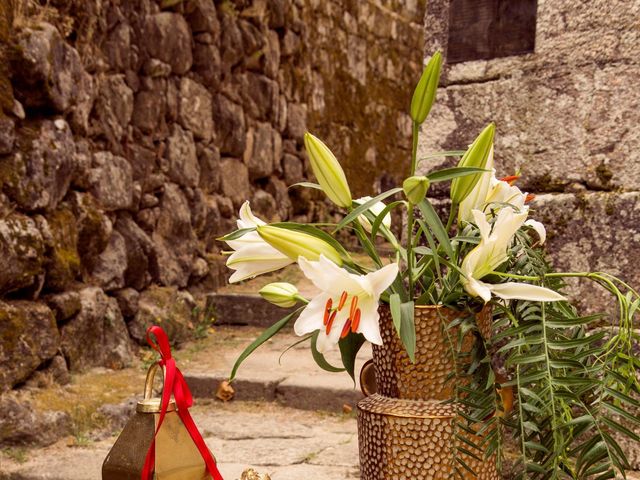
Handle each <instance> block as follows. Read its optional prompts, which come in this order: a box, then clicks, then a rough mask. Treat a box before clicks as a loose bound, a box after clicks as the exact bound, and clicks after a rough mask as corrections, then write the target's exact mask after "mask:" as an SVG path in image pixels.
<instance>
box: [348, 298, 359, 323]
mask: <svg viewBox="0 0 640 480" xmlns="http://www.w3.org/2000/svg"><path fill="white" fill-rule="evenodd" d="M356 308H358V297H357V296H354V297H353V298H352V299H351V308H350V309H349V318H353V316H354V315H355V314H356Z"/></svg>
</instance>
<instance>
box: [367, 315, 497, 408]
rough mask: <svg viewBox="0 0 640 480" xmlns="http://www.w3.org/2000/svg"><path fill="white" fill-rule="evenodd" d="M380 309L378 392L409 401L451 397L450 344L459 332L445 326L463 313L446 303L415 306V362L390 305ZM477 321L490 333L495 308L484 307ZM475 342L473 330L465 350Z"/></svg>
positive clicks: (375, 355) (376, 357)
mask: <svg viewBox="0 0 640 480" xmlns="http://www.w3.org/2000/svg"><path fill="white" fill-rule="evenodd" d="M379 311H380V334H381V336H382V342H383V345H381V346H378V345H374V346H373V363H374V365H375V372H376V384H377V392H378V393H379V394H380V395H383V396H386V397H392V398H402V399H407V400H449V399H450V398H451V396H452V394H453V390H452V384H451V382H447V377H448V376H449V374H450V373H451V372H452V371H453V368H454V362H453V358H452V355H451V347H450V345H451V341H452V339H455V338H456V336H457V332H455V331H454V330H449V332H445V327H446V326H447V325H448V324H449V323H450V322H452V321H453V320H454V319H455V318H456V317H458V316H460V315H461V313H460V312H458V311H455V310H452V309H450V308H446V307H442V306H432V305H426V306H417V307H415V314H414V315H415V325H416V355H415V363H411V360H410V359H409V356H408V355H407V352H406V351H405V349H404V346H403V345H402V342H401V341H400V338H399V337H398V334H397V332H396V329H395V327H394V326H393V320H392V318H391V312H390V310H389V307H387V306H386V305H383V306H381V307H380V310H379ZM476 320H477V323H478V326H479V328H480V330H481V331H482V333H483V335H485V334H488V332H489V331H490V323H491V310H490V309H488V308H486V309H484V310H482V311H481V312H480V313H478V314H477V316H476ZM453 341H454V343H455V340H453ZM473 341H474V338H473V334H472V333H469V334H468V335H467V337H466V338H465V342H464V346H463V350H469V349H471V347H472V346H473Z"/></svg>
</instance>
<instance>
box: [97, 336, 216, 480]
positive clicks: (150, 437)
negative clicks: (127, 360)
mask: <svg viewBox="0 0 640 480" xmlns="http://www.w3.org/2000/svg"><path fill="white" fill-rule="evenodd" d="M151 334H153V335H155V337H156V340H157V343H156V342H154V341H153V340H152V339H151V337H150V335H151ZM147 340H148V342H149V344H150V345H151V346H152V347H153V348H154V349H155V350H157V351H158V352H159V353H160V355H161V356H162V360H160V361H159V362H157V363H154V364H153V365H152V366H151V367H150V368H149V370H148V372H147V378H146V381H145V386H144V398H143V399H142V400H141V401H140V402H138V405H137V408H136V413H135V415H134V416H133V417H132V418H131V419H130V420H129V422H128V423H127V424H126V426H125V427H124V430H123V431H122V433H121V434H120V436H119V437H118V439H117V440H116V443H115V444H114V445H113V448H112V449H111V451H110V452H109V454H108V455H107V457H106V458H105V460H104V463H103V465H102V479H103V480H152V479H153V480H205V479H211V478H212V479H213V480H222V476H221V475H220V472H219V471H218V469H217V467H216V462H215V459H214V457H213V455H212V454H211V452H210V451H209V449H208V448H207V446H206V445H205V443H204V440H203V439H202V436H201V435H200V433H199V432H198V429H197V427H196V426H195V424H194V422H193V419H192V418H191V415H190V414H189V411H188V409H189V407H190V406H191V404H192V398H191V392H190V391H189V387H188V386H187V384H186V382H185V381H184V377H183V376H182V373H181V372H180V370H179V369H178V368H177V367H176V365H175V360H174V359H173V358H172V357H171V349H170V347H169V340H168V338H167V335H166V333H165V332H164V331H163V330H162V329H161V328H160V327H157V326H153V327H150V328H149V330H148V331H147ZM160 368H162V373H163V382H162V383H163V392H162V398H152V393H153V381H154V378H155V376H156V373H157V372H158V370H160ZM172 395H173V399H172V398H171V397H172Z"/></svg>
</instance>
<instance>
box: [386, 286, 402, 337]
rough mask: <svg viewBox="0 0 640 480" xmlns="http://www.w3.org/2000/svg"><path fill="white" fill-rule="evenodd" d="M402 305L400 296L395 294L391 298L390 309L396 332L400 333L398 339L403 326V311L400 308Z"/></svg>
mask: <svg viewBox="0 0 640 480" xmlns="http://www.w3.org/2000/svg"><path fill="white" fill-rule="evenodd" d="M401 304H402V300H401V299H400V295H399V294H397V293H394V294H393V295H391V296H390V297H389V309H390V310H391V319H392V320H393V326H394V327H396V332H398V337H399V336H400V328H401V325H402V311H401V310H400V306H401Z"/></svg>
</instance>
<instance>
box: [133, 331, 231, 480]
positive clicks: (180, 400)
mask: <svg viewBox="0 0 640 480" xmlns="http://www.w3.org/2000/svg"><path fill="white" fill-rule="evenodd" d="M151 334H153V335H155V337H156V341H157V343H156V342H154V341H153V340H152V339H151ZM147 342H149V345H151V347H152V348H153V349H154V350H155V351H157V352H158V353H159V354H160V357H162V359H161V360H159V361H158V365H160V366H161V367H164V371H165V374H164V387H163V389H162V403H161V408H160V417H159V418H158V426H157V427H156V431H155V433H154V435H153V440H152V442H151V445H150V446H149V450H147V456H146V458H145V461H144V468H143V469H142V480H152V479H153V471H154V469H155V463H156V448H155V446H156V435H158V431H159V430H160V427H161V426H162V422H163V421H164V417H165V415H166V413H167V408H168V406H169V400H171V395H172V394H173V398H174V400H175V402H176V409H177V413H178V416H179V417H180V419H181V420H182V423H183V424H184V426H185V427H186V428H187V431H188V432H189V435H191V438H192V440H193V443H195V445H196V447H198V451H199V452H200V455H202V459H203V460H204V463H205V465H206V467H207V471H208V472H209V475H211V477H212V478H213V480H224V479H223V478H222V475H220V472H219V471H218V467H217V466H216V461H215V460H214V459H213V456H212V455H211V452H210V451H209V449H208V448H207V445H206V444H205V443H204V440H203V439H202V435H200V432H199V431H198V427H196V424H195V423H194V421H193V419H192V418H191V415H190V414H189V407H191V405H193V397H192V396H191V391H190V390H189V386H188V385H187V382H186V381H185V379H184V377H183V376H182V372H180V370H179V369H178V367H177V366H176V361H175V360H174V359H173V358H172V357H171V347H170V346H169V338H168V337H167V334H166V333H165V331H164V330H163V329H162V328H161V327H158V326H155V325H154V326H151V327H149V329H148V330H147Z"/></svg>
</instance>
